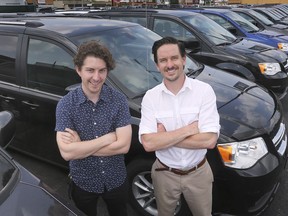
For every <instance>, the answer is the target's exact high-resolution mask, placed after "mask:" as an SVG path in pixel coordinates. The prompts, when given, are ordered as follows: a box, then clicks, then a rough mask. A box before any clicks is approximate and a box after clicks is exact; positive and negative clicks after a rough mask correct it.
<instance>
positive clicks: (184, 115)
mask: <svg viewBox="0 0 288 216" xmlns="http://www.w3.org/2000/svg"><path fill="white" fill-rule="evenodd" d="M199 111H200V109H199V107H193V108H184V109H181V110H180V114H179V118H180V119H181V122H182V124H183V125H188V124H191V123H192V122H194V121H198V120H199Z"/></svg>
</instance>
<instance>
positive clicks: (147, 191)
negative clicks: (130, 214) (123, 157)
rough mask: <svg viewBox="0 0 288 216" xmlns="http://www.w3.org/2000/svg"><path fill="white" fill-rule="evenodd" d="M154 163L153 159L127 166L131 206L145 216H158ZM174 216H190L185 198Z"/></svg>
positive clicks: (131, 163)
mask: <svg viewBox="0 0 288 216" xmlns="http://www.w3.org/2000/svg"><path fill="white" fill-rule="evenodd" d="M153 162H154V160H151V159H137V160H133V161H131V162H130V163H129V165H128V166H127V172H128V181H129V185H130V187H129V201H130V204H131V206H132V207H133V208H134V209H135V210H136V211H137V212H139V213H140V214H141V215H145V216H152V215H158V212H157V205H156V201H155V197H154V189H153V184H152V179H151V167H152V164H153ZM174 215H177V216H181V215H185V216H187V215H190V211H189V208H188V206H187V204H186V202H185V200H184V198H183V197H182V198H181V200H179V202H178V204H177V207H176V209H175V213H174Z"/></svg>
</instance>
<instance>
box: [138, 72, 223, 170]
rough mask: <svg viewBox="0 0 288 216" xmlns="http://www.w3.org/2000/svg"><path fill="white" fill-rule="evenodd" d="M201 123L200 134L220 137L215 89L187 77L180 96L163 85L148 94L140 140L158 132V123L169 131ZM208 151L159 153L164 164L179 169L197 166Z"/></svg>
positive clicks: (142, 109)
mask: <svg viewBox="0 0 288 216" xmlns="http://www.w3.org/2000/svg"><path fill="white" fill-rule="evenodd" d="M194 121H198V127H199V131H200V133H203V132H214V133H217V134H218V135H219V130H220V124H219V114H218V111H217V107H216V96H215V93H214V91H213V89H212V87H211V86H210V85H209V84H207V83H204V82H201V81H199V80H195V79H192V78H188V77H185V82H184V85H183V87H182V88H181V90H180V91H179V92H178V94H177V95H174V94H173V93H171V92H170V91H169V90H168V89H167V88H166V86H165V85H164V83H163V82H162V83H161V84H159V85H157V86H155V87H154V88H152V89H150V90H148V91H147V92H146V94H145V96H144V98H143V100H142V108H141V122H140V126H139V140H140V142H141V138H140V137H141V135H142V134H148V133H155V132H157V123H162V124H163V125H164V126H165V128H166V131H172V130H175V129H178V128H181V127H183V126H185V125H188V124H191V123H192V122H194ZM206 152H207V150H206V149H184V148H178V147H170V148H167V149H161V150H157V151H156V156H157V158H159V160H160V161H161V162H163V163H164V164H166V165H167V166H169V167H172V168H176V169H189V168H192V167H194V166H196V165H197V164H198V163H199V162H200V161H201V160H202V159H203V158H204V157H205V155H206Z"/></svg>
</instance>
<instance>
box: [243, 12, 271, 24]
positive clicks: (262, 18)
mask: <svg viewBox="0 0 288 216" xmlns="http://www.w3.org/2000/svg"><path fill="white" fill-rule="evenodd" d="M249 13H250V14H252V15H253V16H255V17H257V18H258V19H260V20H261V21H262V22H264V23H265V24H266V25H273V22H271V21H270V20H269V19H268V18H267V17H266V16H264V15H263V14H261V13H259V12H257V11H254V10H250V11H249Z"/></svg>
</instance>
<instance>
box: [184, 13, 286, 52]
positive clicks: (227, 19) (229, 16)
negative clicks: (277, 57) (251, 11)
mask: <svg viewBox="0 0 288 216" xmlns="http://www.w3.org/2000/svg"><path fill="white" fill-rule="evenodd" d="M187 10H189V11H193V12H197V13H201V14H204V15H205V16H207V17H209V18H210V19H212V20H214V21H215V22H217V23H218V24H219V25H221V26H223V27H224V28H226V29H227V30H229V31H230V32H231V33H232V34H234V35H235V36H236V37H245V38H247V39H249V40H252V41H256V42H259V43H263V44H267V45H270V46H273V47H275V48H277V49H279V50H282V51H283V52H285V53H286V54H288V35H285V34H283V33H279V32H276V31H270V30H266V29H261V30H260V29H259V28H258V27H257V26H255V25H254V24H253V23H251V22H249V21H248V20H246V19H244V18H243V17H242V16H240V15H239V14H237V13H235V12H233V11H232V10H229V9H221V8H213V9H210V8H209V9H196V10H190V9H187Z"/></svg>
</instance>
